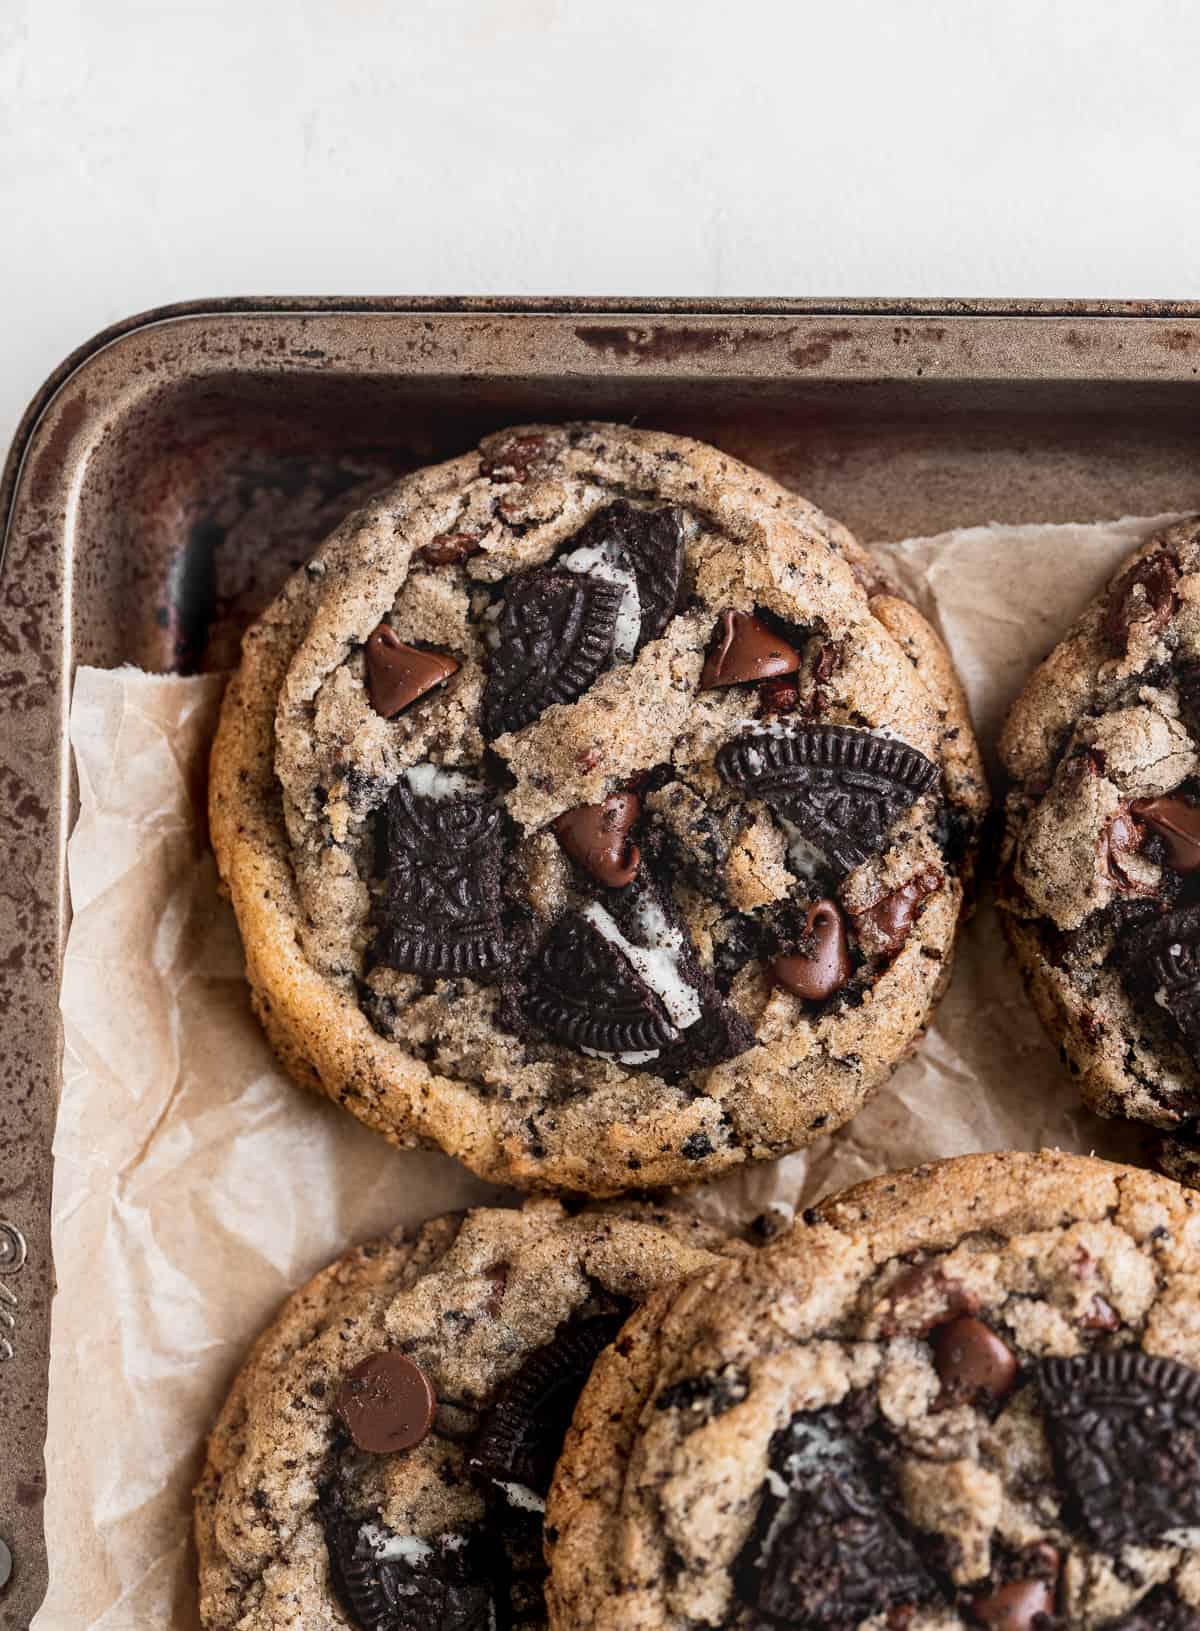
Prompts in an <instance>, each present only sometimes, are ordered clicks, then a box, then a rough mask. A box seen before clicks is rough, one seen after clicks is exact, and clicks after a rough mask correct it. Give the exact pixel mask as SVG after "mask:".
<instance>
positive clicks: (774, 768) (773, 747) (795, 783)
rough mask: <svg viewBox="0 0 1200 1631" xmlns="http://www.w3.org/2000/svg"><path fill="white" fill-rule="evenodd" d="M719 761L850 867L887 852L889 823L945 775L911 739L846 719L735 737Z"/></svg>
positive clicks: (747, 789)
mask: <svg viewBox="0 0 1200 1631" xmlns="http://www.w3.org/2000/svg"><path fill="white" fill-rule="evenodd" d="M717 769H718V770H719V771H720V773H721V775H722V776H723V777H724V778H725V780H726V781H727V782H729V783H730V784H731V785H732V786H734V787H737V788H739V789H740V790H741V791H742V792H744V793H748V794H750V795H751V797H753V798H759V799H762V800H763V801H764V802H765V803H767V804H769V805H770V806H771V808H772V809H773V810H775V811H777V812H778V814H779V815H781V816H783V817H785V818H786V819H787V820H788V821H790V822H792V824H793V825H794V826H795V827H797V828H798V829H799V830H800V833H801V834H802V835H803V836H804V837H805V838H806V839H808V841H809V842H810V843H812V844H815V845H816V846H817V847H818V848H819V849H820V850H822V851H823V852H824V853H825V855H827V856H828V858H829V860H830V862H831V863H832V864H833V865H834V866H835V867H836V868H837V869H838V871H840V872H843V873H844V872H849V871H851V870H852V869H853V868H854V867H856V866H861V865H862V863H863V862H864V861H865V860H867V859H868V858H869V857H870V856H872V855H877V854H879V852H880V851H881V850H882V849H883V848H884V845H885V842H886V839H887V834H888V830H889V828H891V827H892V825H893V824H894V823H895V821H896V820H897V819H898V818H899V817H900V816H901V815H902V814H903V813H904V811H905V810H907V809H908V808H909V806H910V805H912V804H914V803H915V802H916V801H917V799H919V798H920V797H921V796H922V795H923V794H925V793H928V792H929V791H930V789H931V788H932V787H933V786H934V784H935V783H936V782H937V780H938V776H939V771H938V767H937V766H936V765H935V764H933V763H932V762H931V761H930V760H929V759H927V758H926V757H925V755H924V754H923V753H919V752H918V751H917V749H916V748H914V747H910V746H909V745H908V743H907V742H897V741H893V740H892V739H891V738H890V737H886V736H877V735H876V734H875V733H874V732H873V731H863V730H853V729H851V728H850V727H848V726H845V725H798V726H795V727H793V728H791V729H788V730H782V731H779V730H775V731H769V732H768V731H757V732H751V733H748V734H746V735H744V736H738V737H735V738H734V740H733V741H732V742H727V743H726V744H725V746H724V747H723V748H722V749H721V750H720V752H719V753H718V754H717Z"/></svg>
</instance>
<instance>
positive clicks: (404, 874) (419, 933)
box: [372, 780, 507, 976]
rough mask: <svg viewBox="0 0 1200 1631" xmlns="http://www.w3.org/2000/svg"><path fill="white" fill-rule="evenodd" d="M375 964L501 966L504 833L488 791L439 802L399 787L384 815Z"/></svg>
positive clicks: (432, 970) (456, 968) (430, 971)
mask: <svg viewBox="0 0 1200 1631" xmlns="http://www.w3.org/2000/svg"><path fill="white" fill-rule="evenodd" d="M377 832H378V844H377V849H378V862H377V864H378V867H379V871H380V873H381V875H382V886H381V888H380V891H379V894H378V897H377V899H376V902H375V908H374V919H375V923H376V938H375V943H374V946H373V948H372V953H373V956H374V959H375V961H376V962H378V963H384V964H386V966H387V967H389V968H395V969H400V970H402V971H404V972H406V973H410V974H426V975H435V976H446V975H453V974H469V975H476V976H478V975H484V974H490V973H495V972H496V971H497V970H499V969H501V968H502V967H503V966H504V964H505V961H506V959H507V946H506V942H505V935H504V929H503V925H502V922H501V918H500V894H501V889H500V884H501V879H500V872H501V866H502V862H503V858H504V855H503V836H502V834H503V829H502V820H501V813H500V810H499V809H498V807H497V806H496V805H495V804H494V803H493V802H492V801H491V799H490V798H488V797H487V796H486V795H485V794H478V795H476V794H465V793H455V794H451V795H450V796H448V797H445V798H435V797H433V796H430V795H426V794H422V793H414V792H413V791H412V789H411V787H410V786H409V785H408V783H407V781H405V780H401V781H399V782H397V784H396V786H395V787H394V788H393V789H392V791H391V793H390V794H389V796H388V801H387V804H386V805H385V806H384V808H383V810H382V812H381V819H380V822H379V826H378V828H377Z"/></svg>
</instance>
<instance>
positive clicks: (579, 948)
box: [521, 908, 679, 1054]
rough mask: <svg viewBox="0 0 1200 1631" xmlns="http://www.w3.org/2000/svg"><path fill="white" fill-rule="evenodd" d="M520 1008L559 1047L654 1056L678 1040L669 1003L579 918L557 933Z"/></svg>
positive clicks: (529, 979)
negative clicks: (566, 1044) (567, 1044)
mask: <svg viewBox="0 0 1200 1631" xmlns="http://www.w3.org/2000/svg"><path fill="white" fill-rule="evenodd" d="M592 910H593V911H594V912H595V911H597V909H596V908H592ZM604 916H605V917H607V914H604ZM521 1006H522V1008H523V1011H524V1013H525V1016H526V1018H527V1019H529V1020H530V1021H531V1022H532V1023H533V1024H534V1025H537V1026H538V1027H540V1029H542V1030H543V1031H546V1032H548V1033H549V1035H551V1036H553V1037H554V1038H556V1039H557V1040H558V1041H560V1042H567V1043H569V1044H570V1045H571V1046H572V1047H576V1048H589V1049H591V1050H592V1051H593V1052H596V1053H605V1054H641V1053H654V1052H657V1050H659V1049H660V1048H664V1047H666V1045H667V1044H668V1043H670V1042H674V1041H675V1040H676V1038H677V1037H678V1035H679V1031H678V1029H677V1028H676V1026H675V1025H674V1024H672V1022H671V1019H670V1016H669V1015H668V1013H667V1009H666V1006H665V1005H664V1003H663V1001H662V998H661V997H659V996H658V995H657V993H656V992H654V991H653V990H652V989H651V988H650V986H649V985H648V984H647V983H646V981H645V980H643V979H642V977H641V975H640V974H638V973H637V971H636V970H635V969H634V967H633V964H632V963H631V962H630V961H629V959H628V958H627V957H626V956H625V955H623V953H622V951H621V950H620V949H619V948H618V946H617V945H616V944H614V942H613V940H612V939H609V938H607V937H606V936H605V935H604V934H602V933H601V932H600V930H599V929H597V928H596V927H594V925H593V923H592V922H589V921H588V919H587V918H586V917H584V916H582V915H581V914H580V913H579V912H567V913H564V915H563V916H562V917H560V918H559V920H558V922H557V923H556V924H555V925H554V927H553V928H552V929H551V931H550V934H549V935H548V937H547V939H546V942H545V944H544V945H543V946H542V949H541V951H540V953H539V954H538V956H537V957H536V959H535V960H534V962H533V964H532V965H531V967H530V969H529V972H528V974H527V976H526V983H525V989H524V991H523V993H522V998H521Z"/></svg>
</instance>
